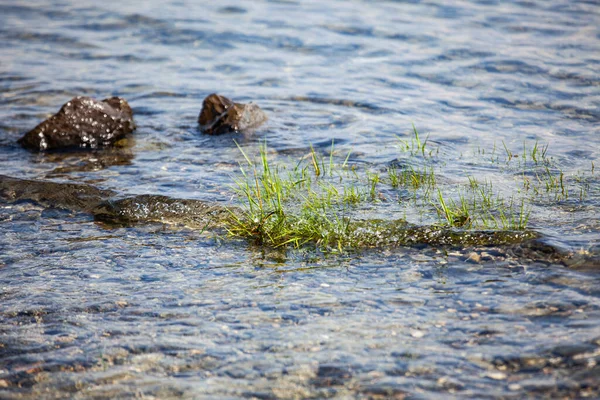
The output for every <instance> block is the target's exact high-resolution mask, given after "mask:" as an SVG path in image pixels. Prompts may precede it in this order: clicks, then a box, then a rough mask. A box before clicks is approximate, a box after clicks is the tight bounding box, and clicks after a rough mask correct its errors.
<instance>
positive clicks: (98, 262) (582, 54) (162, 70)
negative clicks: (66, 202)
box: [0, 0, 600, 399]
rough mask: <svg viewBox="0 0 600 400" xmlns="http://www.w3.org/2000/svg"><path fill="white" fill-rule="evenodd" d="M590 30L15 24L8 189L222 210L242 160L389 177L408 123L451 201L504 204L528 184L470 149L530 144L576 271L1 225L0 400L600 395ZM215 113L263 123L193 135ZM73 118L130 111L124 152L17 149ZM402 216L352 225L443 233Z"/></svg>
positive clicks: (5, 49)
mask: <svg viewBox="0 0 600 400" xmlns="http://www.w3.org/2000/svg"><path fill="white" fill-rule="evenodd" d="M599 26H600V7H598V5H597V4H596V2H594V1H559V0H550V1H529V2H520V1H516V2H504V1H502V2H500V1H456V2H453V3H452V5H448V4H446V2H443V1H427V2H421V1H411V2H403V1H378V2H367V1H329V2H318V1H302V2H294V1H252V2H250V1H246V2H235V3H230V4H229V3H226V2H225V3H223V2H217V3H215V4H212V3H211V4H198V2H193V1H177V2H172V3H170V4H164V2H159V1H147V2H145V3H144V4H143V5H142V4H133V2H132V4H122V3H120V4H119V5H118V6H116V5H113V6H111V5H101V4H98V3H97V2H88V1H78V2H71V1H28V2H24V1H23V2H18V1H5V2H3V3H2V4H1V5H0V54H1V61H0V94H1V95H0V105H1V107H0V163H1V164H0V165H1V167H0V173H1V174H5V175H9V176H14V177H22V178H29V179H51V180H54V181H59V182H86V183H92V184H95V185H97V186H99V187H102V188H107V189H113V190H116V191H118V192H119V193H121V194H123V195H129V194H144V193H149V194H161V195H168V196H172V197H179V198H191V199H201V200H209V201H216V202H221V203H223V204H230V202H231V198H232V195H233V193H232V190H231V188H230V186H231V185H232V184H233V176H234V175H235V173H236V172H237V171H238V163H239V162H242V161H243V157H242V155H241V154H240V152H239V150H238V148H237V146H236V145H235V143H234V142H233V139H236V141H237V142H238V143H239V144H240V146H241V147H243V148H244V149H246V151H247V152H248V153H256V152H257V149H258V147H259V145H260V144H261V143H262V142H263V141H264V140H266V141H267V143H268V146H269V148H270V149H271V150H272V152H271V153H272V156H273V157H275V158H278V159H280V160H281V162H289V161H290V160H297V159H298V158H300V157H302V156H304V155H306V154H308V153H309V151H310V145H311V144H313V145H314V146H315V148H316V149H317V151H320V152H323V153H324V154H327V152H328V151H329V148H330V146H331V141H332V140H334V142H335V147H336V149H337V150H336V151H337V152H338V154H340V155H342V158H343V155H345V154H347V153H348V151H352V157H351V162H352V163H355V164H356V165H360V166H366V168H371V169H375V170H381V169H384V168H385V167H386V166H387V165H389V164H390V163H392V162H394V160H397V159H398V157H399V150H398V146H397V144H398V139H397V135H400V136H402V137H408V135H409V134H410V132H411V130H412V124H413V123H414V125H415V126H416V127H417V128H418V129H419V131H420V132H421V133H422V135H429V137H430V140H431V144H432V145H433V146H434V147H435V148H438V147H439V148H440V149H441V150H440V153H441V154H442V155H443V160H444V168H443V173H442V175H441V179H442V180H443V181H444V182H446V183H448V184H449V185H453V184H459V183H464V182H465V181H466V176H467V175H477V176H478V177H481V178H482V179H483V178H487V179H490V180H493V181H494V184H495V185H496V187H498V188H500V189H501V190H506V191H510V190H513V189H512V188H513V187H514V182H515V180H517V179H522V178H519V176H520V175H519V174H521V175H522V171H523V170H522V169H519V168H517V167H515V168H514V170H513V169H511V168H512V167H510V166H509V167H506V168H500V169H499V168H498V165H495V164H493V163H490V162H489V160H488V158H487V157H483V156H482V155H481V149H487V151H488V153H486V154H487V155H488V156H489V151H490V149H493V148H494V147H496V148H497V152H498V154H501V152H502V151H503V148H502V142H504V143H505V144H506V146H507V147H508V148H510V149H512V151H514V152H515V153H519V152H520V151H522V148H523V145H524V143H525V144H526V146H529V148H530V147H531V146H532V145H533V144H534V143H535V142H536V141H538V142H540V143H548V144H549V150H548V152H549V156H552V157H553V159H554V160H556V161H557V162H559V163H560V165H561V168H562V169H563V171H564V174H565V176H566V177H567V178H568V179H570V181H571V182H573V181H574V179H575V178H576V177H577V176H584V177H585V179H586V180H587V182H589V184H590V188H589V190H588V192H587V193H586V195H585V196H584V198H582V199H579V198H578V196H577V194H575V193H573V194H572V195H571V197H570V198H569V199H568V200H562V201H558V202H554V201H550V200H548V199H540V201H539V202H538V203H536V204H533V206H532V207H533V209H532V214H531V221H530V225H531V227H532V229H534V230H536V231H537V232H539V233H540V235H542V237H543V240H542V243H545V244H547V245H549V246H552V247H551V249H554V250H556V251H558V250H560V251H561V252H564V253H565V254H568V253H581V254H584V255H585V260H587V261H586V262H584V263H583V264H577V265H571V266H569V265H565V264H564V263H561V262H557V261H556V259H555V258H552V257H550V256H548V255H547V254H544V252H543V251H542V250H540V249H522V248H520V247H518V246H516V247H511V248H477V247H475V248H443V247H432V246H421V247H419V248H395V249H373V250H368V251H361V252H358V253H351V254H346V255H342V256H338V255H326V254H322V253H320V252H319V251H314V250H311V249H305V250H301V251H283V250H272V249H266V248H261V247H256V246H253V245H251V244H249V243H246V242H244V241H235V240H223V239H221V238H215V237H212V236H210V235H205V234H201V233H199V232H196V231H193V230H190V229H177V228H173V227H168V226H162V225H158V224H150V225H145V226H136V227H123V228H112V229H109V228H107V227H105V226H102V225H100V224H97V223H95V222H94V221H93V219H92V217H91V216H89V215H86V214H81V213H76V212H69V211H65V210H56V209H44V208H42V207H40V206H38V205H35V204H31V203H18V204H7V203H0V206H1V208H0V238H1V239H0V304H1V306H0V335H1V336H0V397H3V398H134V397H147V398H160V399H165V398H216V397H219V398H226V397H231V398H263V399H268V398H327V397H331V398H334V397H339V398H394V397H396V398H403V397H405V396H408V397H411V398H439V397H440V396H442V397H451V396H470V397H474V398H495V397H504V398H523V397H525V396H532V397H535V396H537V397H558V396H563V397H566V398H578V397H583V396H589V397H592V398H593V397H598V396H600V393H599V392H598V387H599V386H600V385H599V384H600V380H599V378H598V376H600V367H599V366H598V363H599V362H600V290H599V289H598V288H600V274H599V272H598V271H599V269H598V262H597V261H594V260H598V258H599V257H600V217H599V214H598V212H597V209H598V202H599V199H600V191H599V190H598V187H599V186H598V171H596V172H595V174H594V173H592V168H593V167H592V163H593V162H594V163H595V165H596V166H599V167H600V162H599V160H600V157H599V156H600V154H599V153H600V150H599V149H600V135H599V134H600V111H599V110H600V74H599V73H598V71H600V29H599V28H598V27H599ZM212 92H219V93H221V94H223V95H226V96H228V97H231V98H234V99H235V100H238V101H254V102H256V103H257V104H259V105H260V106H261V107H262V108H263V109H265V111H266V112H267V113H268V114H269V117H270V120H269V122H268V124H267V125H266V126H265V127H263V128H261V129H259V130H258V131H257V132H255V133H254V134H253V135H243V134H236V135H231V136H219V137H209V136H205V135H202V133H201V132H199V130H198V127H197V122H196V120H197V115H198V113H199V110H200V106H201V103H202V99H203V98H204V97H205V96H206V95H208V94H210V93H212ZM76 95H88V96H92V97H97V98H105V97H108V96H111V95H119V96H123V97H125V98H126V99H127V100H128V101H129V102H130V104H131V105H132V107H133V109H134V113H135V120H136V123H137V125H138V129H137V131H136V132H135V134H134V135H133V136H132V138H130V140H129V143H128V145H127V146H126V147H125V148H119V149H110V150H106V151H101V152H92V153H78V152H75V153H65V154H58V155H57V154H33V153H30V152H27V151H25V150H23V149H21V148H19V146H18V145H17V144H16V141H17V139H18V138H19V137H20V136H21V135H22V134H23V133H24V132H26V131H28V130H29V129H31V128H33V127H34V126H35V125H36V124H38V123H39V122H41V121H42V120H43V119H44V118H46V117H47V116H49V115H51V114H53V113H54V112H56V111H57V110H58V109H59V108H60V106H61V105H62V104H63V103H65V102H67V101H68V100H69V99H70V98H71V97H73V96H76ZM503 188H505V189H503ZM390 200H391V201H388V202H387V203H383V202H382V203H378V204H376V205H374V206H373V207H372V211H371V214H368V215H366V217H369V216H372V217H381V216H382V214H383V215H384V216H385V215H388V214H391V215H393V217H394V218H401V217H402V216H403V215H406V216H407V217H408V218H409V219H411V218H412V219H413V221H412V222H416V223H431V222H433V221H432V220H431V219H428V218H429V217H424V220H423V217H422V216H419V215H418V214H416V213H415V214H412V213H411V211H410V209H408V211H407V209H406V208H405V207H404V205H403V204H400V203H399V202H398V201H396V199H394V198H390ZM382 210H383V211H382ZM419 218H421V219H419Z"/></svg>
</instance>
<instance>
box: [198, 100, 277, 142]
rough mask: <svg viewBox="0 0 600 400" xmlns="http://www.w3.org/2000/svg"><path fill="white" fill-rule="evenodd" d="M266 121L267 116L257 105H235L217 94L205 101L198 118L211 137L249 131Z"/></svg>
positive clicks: (203, 129) (205, 131)
mask: <svg viewBox="0 0 600 400" xmlns="http://www.w3.org/2000/svg"><path fill="white" fill-rule="evenodd" d="M266 120H267V115H266V114H265V113H264V111H263V110H261V109H260V107H259V106H257V105H256V104H253V103H249V104H242V103H234V102H233V101H231V100H229V99H228V98H227V97H224V96H220V95H218V94H216V93H213V94H211V95H208V96H207V97H206V98H205V99H204V102H203V103H202V110H201V111H200V115H199V116H198V122H199V123H200V127H201V129H202V131H203V132H204V133H207V134H209V135H221V134H223V133H229V132H243V131H248V130H251V129H255V128H258V127H259V126H260V125H262V124H263V123H264V122H265V121H266Z"/></svg>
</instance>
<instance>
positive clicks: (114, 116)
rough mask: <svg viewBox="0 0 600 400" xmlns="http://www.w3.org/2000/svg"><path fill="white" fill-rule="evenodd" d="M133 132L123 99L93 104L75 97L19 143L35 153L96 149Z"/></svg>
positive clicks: (130, 114)
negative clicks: (74, 148) (35, 151)
mask: <svg viewBox="0 0 600 400" xmlns="http://www.w3.org/2000/svg"><path fill="white" fill-rule="evenodd" d="M134 129H135V124H134V122H133V112H132V111H131V107H129V104H127V101H125V100H124V99H122V98H120V97H111V98H109V99H104V100H102V101H97V100H94V99H92V98H90V97H82V96H78V97H74V98H73V99H71V100H70V101H69V102H68V103H66V104H65V105H63V106H62V107H61V109H60V110H59V111H58V112H57V113H56V114H54V115H53V116H52V117H50V118H48V119H47V120H45V121H44V122H42V123H41V124H39V125H38V126H36V127H35V128H33V129H32V130H31V131H29V132H27V133H26V134H25V135H24V136H23V137H22V138H21V139H19V143H20V144H21V145H22V146H23V147H26V148H28V149H32V150H39V151H44V150H58V149H66V148H73V147H79V148H97V147H100V146H109V145H112V144H113V143H115V142H116V141H117V140H119V139H121V138H122V137H123V136H125V135H126V134H128V133H130V132H132V131H133V130H134Z"/></svg>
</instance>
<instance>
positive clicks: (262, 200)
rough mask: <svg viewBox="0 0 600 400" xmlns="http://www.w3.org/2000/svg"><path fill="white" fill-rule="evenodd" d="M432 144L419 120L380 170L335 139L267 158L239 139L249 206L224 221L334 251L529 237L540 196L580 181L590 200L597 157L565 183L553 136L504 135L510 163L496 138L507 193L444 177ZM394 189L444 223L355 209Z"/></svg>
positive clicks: (488, 183)
mask: <svg viewBox="0 0 600 400" xmlns="http://www.w3.org/2000/svg"><path fill="white" fill-rule="evenodd" d="M428 143H429V139H428V138H426V139H425V140H424V141H422V140H421V138H420V136H419V133H418V132H417V130H416V129H415V128H414V126H413V132H412V136H411V138H410V139H409V140H401V141H400V146H399V149H400V157H399V159H398V161H397V162H394V163H393V164H390V166H389V167H388V168H387V169H386V170H385V173H383V174H382V170H381V169H379V170H376V169H374V168H372V167H369V166H367V167H365V168H364V169H362V170H361V169H359V168H358V167H357V165H350V163H349V158H350V154H351V153H350V152H349V153H348V154H347V156H346V157H345V159H343V162H341V163H339V162H338V158H337V157H336V156H335V155H334V153H335V151H334V150H335V149H334V145H333V142H332V146H331V150H330V152H329V154H328V155H321V154H319V153H318V152H317V151H316V150H315V149H314V148H313V147H312V146H310V150H309V152H308V154H307V155H306V156H305V157H302V158H301V159H300V160H299V161H293V162H289V163H285V164H277V163H273V162H272V161H270V160H269V157H268V150H267V147H266V145H263V146H261V148H260V154H259V155H258V157H257V158H256V159H254V158H251V157H249V156H248V155H247V154H246V153H245V152H244V151H243V150H242V149H241V148H240V152H241V153H242V155H243V157H244V160H245V162H244V163H242V164H241V165H240V173H241V174H240V176H238V177H237V178H236V180H235V187H234V190H235V192H236V193H237V195H238V198H239V199H240V201H241V203H242V208H241V212H240V211H239V210H237V209H236V211H233V210H232V211H231V212H230V218H229V222H228V224H227V230H228V232H229V234H230V235H231V236H236V237H244V238H248V239H250V240H252V241H253V242H254V243H256V244H261V245H268V246H274V247H280V246H287V245H291V246H294V247H300V246H304V245H306V244H308V243H311V244H314V245H316V246H318V247H320V248H324V249H328V250H330V251H344V250H345V249H348V248H356V247H364V246H376V245H381V244H385V243H395V244H403V243H412V242H415V241H416V242H418V241H419V240H421V241H424V242H427V243H430V242H432V241H441V242H442V243H449V242H448V241H461V240H463V241H464V240H467V241H468V240H471V241H472V240H475V239H473V238H479V239H480V242H481V243H484V242H485V241H486V240H492V239H490V237H492V238H496V239H497V238H498V237H501V238H503V239H502V240H505V241H506V240H512V239H511V238H513V237H512V236H511V233H510V232H515V234H514V235H515V236H514V238H521V239H522V238H525V237H530V233H527V226H528V223H529V220H530V215H531V212H532V204H533V203H534V202H536V201H539V200H540V198H542V197H543V196H547V197H548V198H549V199H550V200H552V201H562V200H566V199H568V198H569V195H570V192H573V191H574V187H575V188H577V187H579V189H580V191H579V197H580V198H581V199H583V197H584V196H585V195H586V193H587V191H589V185H590V181H591V179H592V178H593V174H594V165H593V163H592V174H591V175H592V176H587V175H585V174H581V175H577V176H575V178H574V179H573V182H568V181H567V178H566V175H565V174H564V173H563V172H562V170H560V168H558V166H557V165H556V163H555V161H554V160H553V159H551V158H549V157H548V155H547V151H548V146H547V145H540V144H539V143H537V142H536V143H535V144H534V145H533V147H532V148H531V149H530V150H528V149H527V147H526V146H524V148H523V151H522V152H519V154H517V153H515V152H513V151H511V150H510V149H509V147H508V146H507V145H506V144H505V143H503V148H504V154H505V160H504V161H505V162H504V164H502V163H501V162H500V157H501V155H496V147H495V146H494V149H493V150H492V152H491V158H490V160H491V162H492V164H494V165H497V167H496V170H497V171H499V172H504V173H508V177H510V179H512V182H513V183H515V184H516V187H515V188H514V189H513V192H509V193H508V195H507V194H506V188H503V190H502V191H499V190H498V189H497V188H495V187H494V185H493V184H492V179H483V180H482V179H481V178H480V177H478V178H476V177H475V176H471V175H468V174H465V179H466V181H463V182H449V181H448V179H444V178H443V173H444V171H443V169H442V168H443V167H444V163H443V161H440V160H439V159H438V158H437V157H438V156H439V146H438V147H437V148H436V149H430V148H429V147H428ZM238 147H239V146H238ZM478 154H479V155H480V156H481V157H482V161H483V160H484V159H485V157H484V156H485V154H486V153H485V151H484V150H481V149H480V150H479V153H478ZM488 154H490V153H489V152H488ZM516 160H518V161H516ZM515 163H516V165H515ZM288 166H291V167H288ZM513 177H514V178H513ZM521 177H522V178H521ZM510 179H509V182H510ZM519 179H520V180H519ZM504 182H505V183H506V180H504ZM574 185H575V186H574ZM577 185H579V186H577ZM393 196H396V197H397V199H398V203H397V204H398V206H399V207H405V209H406V207H412V208H413V209H416V210H418V212H419V213H420V215H421V216H422V218H423V219H426V220H428V219H429V218H430V217H431V216H433V217H434V218H435V217H437V221H438V222H437V223H436V224H433V225H427V226H421V227H418V226H415V225H411V224H407V222H406V221H402V220H399V219H398V218H396V217H394V216H393V215H390V216H389V218H386V219H385V220H376V219H370V220H369V219H364V218H359V217H357V216H358V215H359V214H360V212H361V211H363V212H364V210H365V207H366V208H374V206H375V204H377V203H379V202H381V201H387V200H388V199H389V198H390V197H393ZM405 213H406V211H405ZM475 231H477V232H479V233H477V234H475ZM460 232H465V235H463V236H461V233H460ZM468 232H470V233H469V234H468V235H467V233H468ZM482 232H489V235H491V236H489V237H488V236H485V234H484V233H482ZM499 232H505V233H506V234H503V235H498V233H499ZM516 232H521V233H520V234H518V235H517V234H516ZM469 235H470V236H469ZM469 238H470V239H469ZM486 238H487V239H486ZM479 239H477V240H479ZM496 239H493V240H496ZM459 243H460V242H459Z"/></svg>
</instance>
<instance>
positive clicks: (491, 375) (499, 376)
mask: <svg viewBox="0 0 600 400" xmlns="http://www.w3.org/2000/svg"><path fill="white" fill-rule="evenodd" d="M485 376H487V377H488V378H492V379H495V380H497V381H501V380H503V379H506V374H505V373H504V372H500V371H489V372H488V373H487V374H485Z"/></svg>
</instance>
